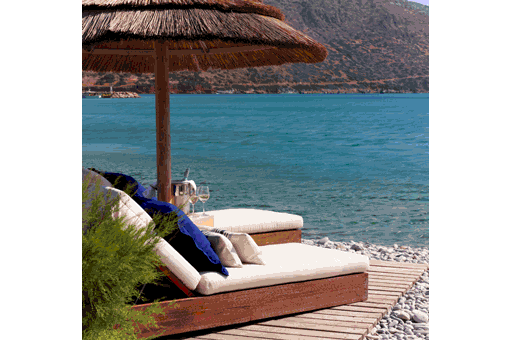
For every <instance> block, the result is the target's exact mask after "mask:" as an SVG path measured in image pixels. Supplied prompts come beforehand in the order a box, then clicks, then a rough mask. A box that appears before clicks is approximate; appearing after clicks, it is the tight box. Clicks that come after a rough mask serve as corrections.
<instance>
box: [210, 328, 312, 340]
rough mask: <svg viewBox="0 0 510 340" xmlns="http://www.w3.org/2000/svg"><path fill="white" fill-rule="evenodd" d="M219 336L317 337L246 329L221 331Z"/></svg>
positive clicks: (284, 339) (307, 339) (305, 339)
mask: <svg viewBox="0 0 510 340" xmlns="http://www.w3.org/2000/svg"><path fill="white" fill-rule="evenodd" d="M291 331H292V330H291ZM216 334H220V335H236V336H243V339H244V340H248V339H271V340H277V339H278V340H297V339H299V340H315V339H317V337H314V336H307V335H300V334H286V333H284V332H281V333H271V332H262V331H253V330H249V329H248V330H246V329H229V330H228V331H223V332H220V333H216Z"/></svg>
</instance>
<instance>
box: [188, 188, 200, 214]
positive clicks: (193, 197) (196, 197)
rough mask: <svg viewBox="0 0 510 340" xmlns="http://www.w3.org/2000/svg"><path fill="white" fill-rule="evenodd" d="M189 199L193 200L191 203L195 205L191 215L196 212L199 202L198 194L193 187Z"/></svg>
mask: <svg viewBox="0 0 510 340" xmlns="http://www.w3.org/2000/svg"><path fill="white" fill-rule="evenodd" d="M189 200H190V202H191V205H192V206H193V212H192V213H191V215H194V214H195V204H196V203H197V202H198V196H197V193H196V191H195V189H191V193H190V196H189Z"/></svg>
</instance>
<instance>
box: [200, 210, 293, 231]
mask: <svg viewBox="0 0 510 340" xmlns="http://www.w3.org/2000/svg"><path fill="white" fill-rule="evenodd" d="M207 214H208V215H212V216H214V227H215V228H219V229H223V230H229V231H233V232H236V233H248V234H253V233H263V232H270V231H277V230H289V229H298V228H302V227H303V218H302V217H301V216H299V215H293V214H287V213H282V212H275V211H269V210H260V209H244V208H242V209H225V210H213V211H208V212H207Z"/></svg>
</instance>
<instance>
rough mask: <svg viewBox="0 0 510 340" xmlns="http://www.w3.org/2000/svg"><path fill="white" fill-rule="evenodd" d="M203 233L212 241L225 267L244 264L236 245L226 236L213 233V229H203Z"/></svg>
mask: <svg viewBox="0 0 510 340" xmlns="http://www.w3.org/2000/svg"><path fill="white" fill-rule="evenodd" d="M202 233H203V234H204V235H205V237H207V240H208V241H209V242H211V246H212V248H213V250H214V252H215V253H216V255H218V257H219V258H220V261H221V264H222V265H224V266H225V267H242V266H243V264H242V262H241V259H240V258H239V255H237V252H236V250H235V248H234V245H233V244H232V242H230V240H229V239H228V238H226V237H225V236H223V235H221V234H218V233H213V232H212V231H208V230H202Z"/></svg>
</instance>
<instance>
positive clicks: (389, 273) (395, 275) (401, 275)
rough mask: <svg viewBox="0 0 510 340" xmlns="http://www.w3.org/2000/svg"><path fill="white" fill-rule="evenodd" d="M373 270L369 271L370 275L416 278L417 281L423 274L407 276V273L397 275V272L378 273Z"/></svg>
mask: <svg viewBox="0 0 510 340" xmlns="http://www.w3.org/2000/svg"><path fill="white" fill-rule="evenodd" d="M379 268H382V267H379ZM372 269H373V268H370V269H369V270H368V273H369V274H373V275H385V276H386V275H388V276H392V277H409V278H411V277H412V278H416V279H419V278H420V277H421V274H406V273H396V272H390V271H377V270H372Z"/></svg>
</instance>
